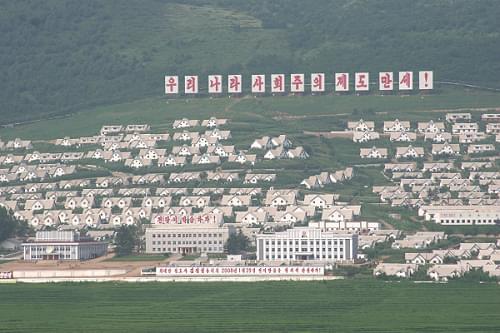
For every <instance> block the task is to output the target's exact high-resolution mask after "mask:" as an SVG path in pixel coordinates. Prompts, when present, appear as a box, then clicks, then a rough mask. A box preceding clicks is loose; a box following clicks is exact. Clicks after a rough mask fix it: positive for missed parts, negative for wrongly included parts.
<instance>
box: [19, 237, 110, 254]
mask: <svg viewBox="0 0 500 333" xmlns="http://www.w3.org/2000/svg"><path fill="white" fill-rule="evenodd" d="M23 251H24V260H88V259H93V258H97V257H100V256H103V255H105V254H106V253H107V251H108V243H107V242H97V241H94V240H92V239H91V238H89V237H80V234H79V233H78V232H74V231H38V232H37V233H36V237H35V240H34V241H33V242H28V243H23Z"/></svg>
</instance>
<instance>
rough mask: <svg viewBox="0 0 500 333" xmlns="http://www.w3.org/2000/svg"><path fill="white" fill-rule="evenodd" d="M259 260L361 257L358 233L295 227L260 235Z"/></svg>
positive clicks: (258, 245) (350, 258)
mask: <svg viewBox="0 0 500 333" xmlns="http://www.w3.org/2000/svg"><path fill="white" fill-rule="evenodd" d="M256 243H257V260H278V261H287V260H316V261H346V260H353V259H355V258H356V257H357V249H358V236H357V235H356V234H339V233H335V232H332V231H323V230H321V229H317V228H308V227H304V228H293V229H288V230H286V231H283V232H277V233H273V234H259V235H257V236H256Z"/></svg>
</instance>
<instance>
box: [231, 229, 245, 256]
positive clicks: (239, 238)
mask: <svg viewBox="0 0 500 333" xmlns="http://www.w3.org/2000/svg"><path fill="white" fill-rule="evenodd" d="M249 246H250V239H249V238H248V237H247V236H245V235H244V234H243V233H242V232H241V230H240V231H239V232H238V233H234V234H231V235H229V238H228V239H227V242H226V249H227V252H228V253H229V254H239V253H241V252H243V251H247V250H248V248H249Z"/></svg>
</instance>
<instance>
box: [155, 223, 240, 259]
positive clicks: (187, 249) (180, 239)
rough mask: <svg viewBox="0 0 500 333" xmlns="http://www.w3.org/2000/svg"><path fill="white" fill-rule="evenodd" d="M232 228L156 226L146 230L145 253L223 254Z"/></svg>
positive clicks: (217, 224)
mask: <svg viewBox="0 0 500 333" xmlns="http://www.w3.org/2000/svg"><path fill="white" fill-rule="evenodd" d="M234 232H235V228H234V227H233V226H228V225H224V224H219V223H198V224H196V223H193V224H158V225H153V226H152V227H150V228H146V253H178V254H182V255H187V254H192V253H223V252H224V245H225V244H226V242H227V240H228V238H229V235H231V234H232V233H234Z"/></svg>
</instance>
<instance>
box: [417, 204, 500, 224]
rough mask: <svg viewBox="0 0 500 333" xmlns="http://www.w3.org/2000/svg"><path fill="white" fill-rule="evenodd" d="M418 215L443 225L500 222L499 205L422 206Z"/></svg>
mask: <svg viewBox="0 0 500 333" xmlns="http://www.w3.org/2000/svg"><path fill="white" fill-rule="evenodd" d="M418 215H419V216H422V217H424V219H425V220H426V221H433V222H435V223H439V224H442V225H445V226H446V225H494V224H497V223H499V222H500V207H498V206H480V205H474V206H422V207H420V209H419V211H418Z"/></svg>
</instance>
